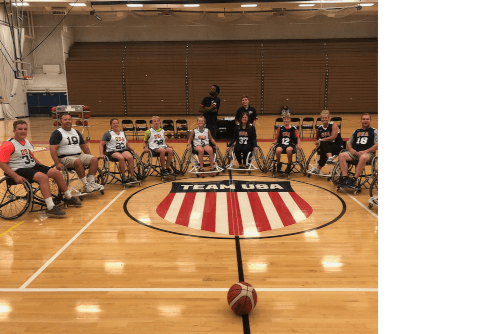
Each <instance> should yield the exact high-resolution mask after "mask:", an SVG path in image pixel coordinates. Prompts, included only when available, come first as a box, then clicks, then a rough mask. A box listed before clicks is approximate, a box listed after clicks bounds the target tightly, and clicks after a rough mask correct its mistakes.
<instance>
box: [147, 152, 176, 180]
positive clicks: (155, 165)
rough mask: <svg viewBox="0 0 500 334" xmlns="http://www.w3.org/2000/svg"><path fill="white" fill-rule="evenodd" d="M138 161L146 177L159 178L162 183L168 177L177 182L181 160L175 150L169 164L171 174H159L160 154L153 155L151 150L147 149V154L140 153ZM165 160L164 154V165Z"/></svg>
mask: <svg viewBox="0 0 500 334" xmlns="http://www.w3.org/2000/svg"><path fill="white" fill-rule="evenodd" d="M140 159H141V161H142V163H143V165H144V168H145V173H146V175H147V176H149V175H152V176H159V177H160V178H161V181H162V182H163V181H164V180H165V179H166V178H168V177H173V178H174V180H177V175H179V174H181V173H182V160H181V159H180V158H179V155H177V152H175V150H174V151H173V154H172V161H171V162H170V169H171V170H172V174H168V175H164V174H162V173H161V162H160V153H155V152H153V151H152V150H151V149H148V151H147V152H144V151H143V152H142V154H141V157H140ZM166 160H167V153H166V154H165V163H166Z"/></svg>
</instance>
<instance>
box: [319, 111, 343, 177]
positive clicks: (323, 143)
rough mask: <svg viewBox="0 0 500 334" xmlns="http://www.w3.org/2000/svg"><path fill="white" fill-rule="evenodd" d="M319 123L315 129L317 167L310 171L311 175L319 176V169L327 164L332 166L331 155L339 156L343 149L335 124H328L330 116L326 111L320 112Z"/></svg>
mask: <svg viewBox="0 0 500 334" xmlns="http://www.w3.org/2000/svg"><path fill="white" fill-rule="evenodd" d="M321 123H322V125H320V126H319V127H318V128H317V129H316V141H315V142H314V143H315V144H316V149H317V151H318V153H319V161H318V167H316V168H314V169H313V170H312V173H315V174H319V173H320V171H321V168H322V167H323V166H324V165H325V163H327V164H333V162H334V161H333V155H339V153H340V151H341V150H342V149H343V141H342V136H341V135H340V131H339V127H338V125H337V124H335V123H331V124H330V115H329V112H328V110H323V111H322V112H321Z"/></svg>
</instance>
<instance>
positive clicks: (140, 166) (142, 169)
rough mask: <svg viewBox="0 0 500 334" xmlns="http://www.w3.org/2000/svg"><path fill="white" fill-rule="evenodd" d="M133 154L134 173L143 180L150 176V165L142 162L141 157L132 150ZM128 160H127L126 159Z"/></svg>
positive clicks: (138, 178)
mask: <svg viewBox="0 0 500 334" xmlns="http://www.w3.org/2000/svg"><path fill="white" fill-rule="evenodd" d="M130 153H131V154H132V156H133V157H134V175H135V177H136V178H137V180H139V181H143V180H145V179H146V178H147V177H148V173H149V168H148V166H146V165H144V163H143V162H142V160H141V158H140V157H139V156H138V155H137V154H135V153H134V152H130ZM125 161H126V162H127V160H125ZM126 169H127V170H128V162H127V168H126Z"/></svg>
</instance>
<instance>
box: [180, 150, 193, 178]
mask: <svg viewBox="0 0 500 334" xmlns="http://www.w3.org/2000/svg"><path fill="white" fill-rule="evenodd" d="M190 164H191V149H186V150H185V151H184V154H182V160H181V166H182V170H181V174H182V175H184V174H186V172H187V170H188V168H189V165H190Z"/></svg>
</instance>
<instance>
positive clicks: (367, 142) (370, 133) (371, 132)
mask: <svg viewBox="0 0 500 334" xmlns="http://www.w3.org/2000/svg"><path fill="white" fill-rule="evenodd" d="M376 131H377V130H376V129H375V128H368V129H357V130H354V131H353V133H352V135H351V139H349V142H350V143H351V145H352V148H353V149H354V150H356V151H364V150H367V149H369V148H370V147H372V146H373V145H375V144H376V143H375V135H376Z"/></svg>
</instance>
